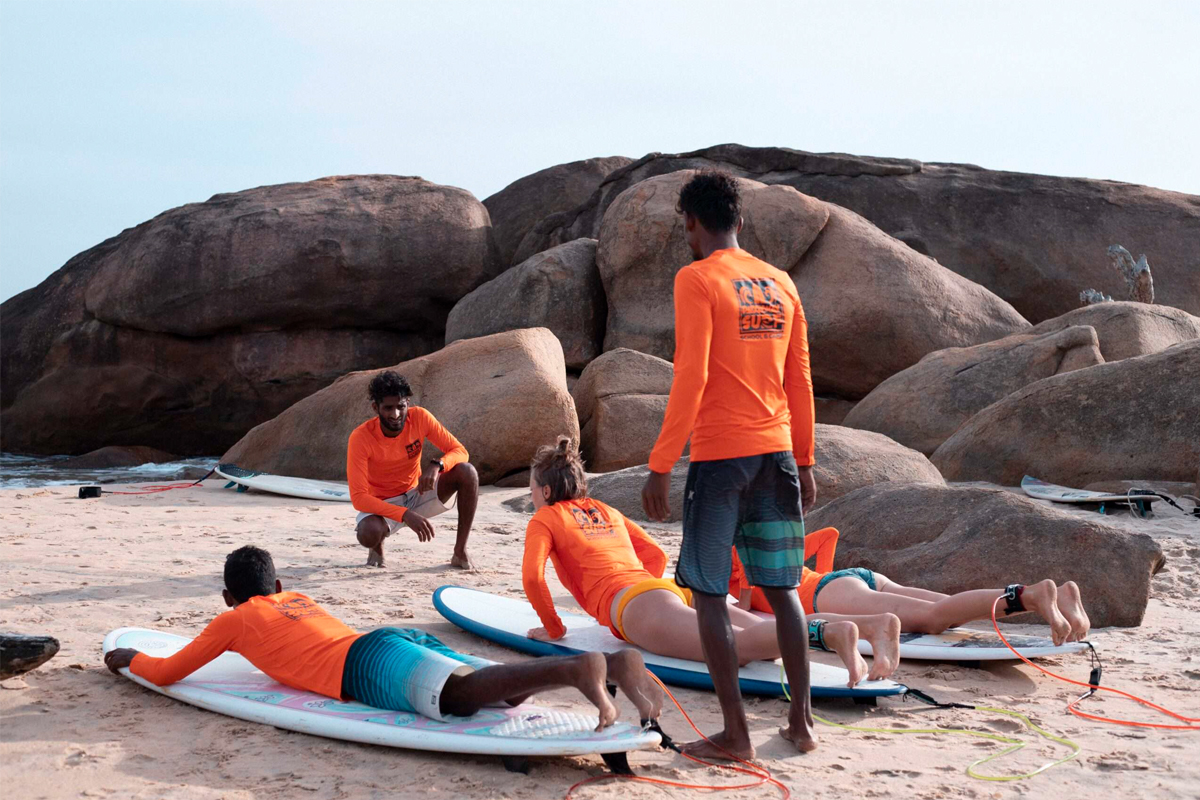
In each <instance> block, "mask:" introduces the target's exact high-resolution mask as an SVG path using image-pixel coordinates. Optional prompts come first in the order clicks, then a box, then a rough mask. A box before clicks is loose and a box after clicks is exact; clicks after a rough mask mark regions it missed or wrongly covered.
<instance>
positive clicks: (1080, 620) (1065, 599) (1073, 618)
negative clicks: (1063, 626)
mask: <svg viewBox="0 0 1200 800" xmlns="http://www.w3.org/2000/svg"><path fill="white" fill-rule="evenodd" d="M1058 610H1059V612H1061V613H1062V615H1063V618H1064V619H1065V620H1066V621H1067V624H1068V625H1070V626H1071V633H1070V635H1068V636H1067V641H1068V642H1082V641H1083V640H1084V639H1086V638H1087V635H1088V631H1090V630H1091V629H1092V621H1091V620H1090V619H1088V615H1087V612H1086V611H1084V610H1083V599H1082V598H1081V597H1080V596H1079V587H1078V586H1076V585H1075V581H1067V582H1066V583H1064V584H1062V585H1061V586H1059V587H1058Z"/></svg>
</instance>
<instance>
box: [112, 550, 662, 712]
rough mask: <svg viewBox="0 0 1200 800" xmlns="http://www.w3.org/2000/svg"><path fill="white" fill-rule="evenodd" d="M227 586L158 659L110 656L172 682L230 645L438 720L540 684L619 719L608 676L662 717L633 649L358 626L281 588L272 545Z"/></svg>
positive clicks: (280, 671)
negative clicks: (530, 655)
mask: <svg viewBox="0 0 1200 800" xmlns="http://www.w3.org/2000/svg"><path fill="white" fill-rule="evenodd" d="M222 594H223V596H224V598H225V604H226V605H227V606H229V607H230V608H231V609H232V610H231V611H226V612H225V613H224V614H221V615H220V616H219V617H217V618H216V619H215V620H213V621H212V622H211V623H209V625H208V627H207V628H205V629H204V630H203V631H202V632H201V633H200V635H199V636H197V637H196V638H195V639H194V640H193V641H192V642H191V643H190V644H188V645H187V646H186V647H184V648H183V649H182V650H180V651H179V652H178V653H176V654H175V655H173V656H170V657H168V658H155V657H154V656H151V655H147V654H146V653H139V652H138V651H137V650H133V649H131V648H117V649H115V650H110V651H109V652H108V653H107V654H106V655H105V656H104V663H105V665H106V666H107V667H108V668H109V669H111V670H112V671H113V672H117V671H118V670H120V669H121V668H122V667H129V669H130V671H131V672H133V674H134V675H138V676H140V677H142V678H145V679H146V680H148V681H150V682H151V683H153V684H154V685H156V686H166V685H167V684H171V683H175V682H176V681H180V680H183V679H184V678H186V677H187V676H188V675H190V674H191V673H193V672H195V671H196V670H198V669H200V668H201V667H203V666H204V665H205V664H207V663H208V662H210V661H212V660H213V659H214V658H216V657H217V656H219V655H221V654H222V653H224V652H226V651H228V650H232V651H233V652H235V653H241V654H242V656H244V657H245V658H246V660H247V661H249V662H250V663H251V664H253V665H254V666H255V667H257V668H258V669H260V670H262V671H263V672H265V673H266V674H267V675H269V676H270V677H271V678H273V679H274V680H276V681H278V682H279V683H282V684H284V685H286V686H290V687H292V688H293V689H299V690H301V691H305V692H315V693H317V694H322V695H325V696H326V697H332V698H335V699H339V700H340V699H345V700H357V701H358V702H360V703H363V704H365V705H369V706H374V707H376V708H382V709H387V710H390V711H404V712H408V713H417V714H424V715H425V716H427V717H432V718H433V719H436V720H443V719H445V717H447V716H457V717H467V716H471V715H472V714H475V713H476V712H478V711H479V710H480V709H481V708H483V707H484V706H487V705H493V704H496V703H499V702H506V703H508V704H509V705H514V706H515V705H519V704H521V703H523V702H524V701H525V700H527V699H528V698H529V696H530V695H532V694H533V693H534V692H538V691H542V690H545V689H552V688H558V687H563V686H573V687H575V688H576V689H578V690H579V691H580V692H581V693H582V694H583V695H584V697H586V698H587V699H588V700H589V701H591V702H592V704H593V705H595V706H596V710H597V711H598V712H599V725H598V726H597V728H596V730H598V731H599V730H601V729H603V728H607V727H608V726H610V725H612V724H613V722H615V721H616V719H617V708H616V706H615V705H613V703H612V701H611V700H610V699H609V696H608V692H607V691H606V685H607V683H608V682H612V683H615V684H616V685H617V686H618V687H620V689H621V691H622V692H624V693H625V695H626V697H628V698H629V699H630V700H631V701H632V702H633V704H634V705H635V706H637V710H638V714H640V715H641V718H642V719H650V720H652V719H657V718H658V715H659V713H660V711H661V710H662V690H661V689H660V688H659V687H658V686H657V684H655V683H654V681H653V680H651V679H650V677H649V676H648V673H647V672H646V665H645V663H644V662H643V661H642V656H641V654H640V653H638V652H637V651H636V650H632V649H630V650H622V651H621V652H619V653H613V654H610V655H607V656H606V655H604V654H601V653H583V654H581V655H578V656H565V657H560V658H539V659H537V660H535V661H527V662H523V663H520V664H496V663H493V662H491V661H486V660H484V659H481V658H475V657H474V656H469V655H465V654H462V653H458V652H455V651H454V650H451V649H450V648H449V647H447V646H446V645H444V644H442V642H441V641H439V640H438V638H437V637H436V636H433V635H431V634H428V633H425V632H423V631H420V630H416V629H413V628H379V629H377V630H374V631H371V632H370V633H357V632H355V631H354V630H353V629H351V628H349V627H347V626H346V625H345V624H343V623H342V622H341V621H339V620H338V619H336V618H335V617H333V616H330V614H329V613H328V612H326V611H325V609H323V608H321V607H320V606H319V605H317V604H316V603H315V602H313V600H312V599H310V598H308V597H306V596H304V595H302V594H300V593H298V592H285V591H283V586H282V584H280V582H279V580H278V579H277V578H276V577H275V564H274V562H273V561H272V559H271V554H270V553H268V552H267V551H266V550H262V549H259V548H257V547H252V546H249V545H248V546H246V547H240V548H238V549H237V550H234V551H233V552H232V553H230V554H229V556H228V557H226V559H225V590H224V592H222Z"/></svg>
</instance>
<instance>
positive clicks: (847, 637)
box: [825, 621, 867, 689]
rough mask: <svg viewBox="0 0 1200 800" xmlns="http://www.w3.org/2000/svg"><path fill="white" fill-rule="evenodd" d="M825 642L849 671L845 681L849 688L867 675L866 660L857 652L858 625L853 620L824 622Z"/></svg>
mask: <svg viewBox="0 0 1200 800" xmlns="http://www.w3.org/2000/svg"><path fill="white" fill-rule="evenodd" d="M825 644H826V645H827V646H828V647H829V649H830V650H832V651H833V652H835V653H837V654H838V657H839V658H841V659H842V664H844V665H845V666H846V670H847V671H848V672H849V673H850V680H849V682H847V683H846V685H847V686H849V687H850V688H851V689H853V688H854V687H855V686H857V685H858V682H859V681H861V680H862V679H863V678H865V677H867V662H866V661H864V660H863V657H862V656H860V655H859V654H858V626H857V625H855V624H854V623H853V622H847V621H838V622H826V623H825Z"/></svg>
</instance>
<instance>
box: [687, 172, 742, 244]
mask: <svg viewBox="0 0 1200 800" xmlns="http://www.w3.org/2000/svg"><path fill="white" fill-rule="evenodd" d="M676 210H677V211H679V212H680V213H686V214H690V215H691V216H693V217H695V218H696V219H697V220H699V222H700V224H701V225H703V226H704V229H705V230H707V231H708V232H709V233H724V232H725V231H731V230H733V229H734V228H736V227H737V224H738V219H740V218H741V216H742V196H741V192H740V191H738V185H737V181H735V180H734V179H733V176H732V175H730V174H728V173H726V172H716V171H706V172H701V173H699V174H697V175H696V176H695V177H694V178H692V179H691V180H690V181H688V182H687V183H685V184H684V185H683V188H682V189H680V190H679V203H678V204H677V205H676Z"/></svg>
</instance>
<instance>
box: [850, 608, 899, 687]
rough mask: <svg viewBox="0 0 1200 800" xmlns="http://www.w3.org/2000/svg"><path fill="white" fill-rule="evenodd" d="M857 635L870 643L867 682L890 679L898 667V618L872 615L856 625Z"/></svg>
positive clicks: (891, 615)
mask: <svg viewBox="0 0 1200 800" xmlns="http://www.w3.org/2000/svg"><path fill="white" fill-rule="evenodd" d="M858 635H859V636H860V637H861V638H863V639H866V640H867V641H868V642H870V643H871V653H872V655H871V672H870V673H869V674H868V675H867V680H872V681H881V680H883V679H884V678H888V677H891V674H892V673H893V672H895V671H896V668H897V667H898V666H900V618H899V617H897V616H896V615H895V614H872V615H871V616H870V617H868V618H867V619H866V620H864V621H860V622H859V623H858Z"/></svg>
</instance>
